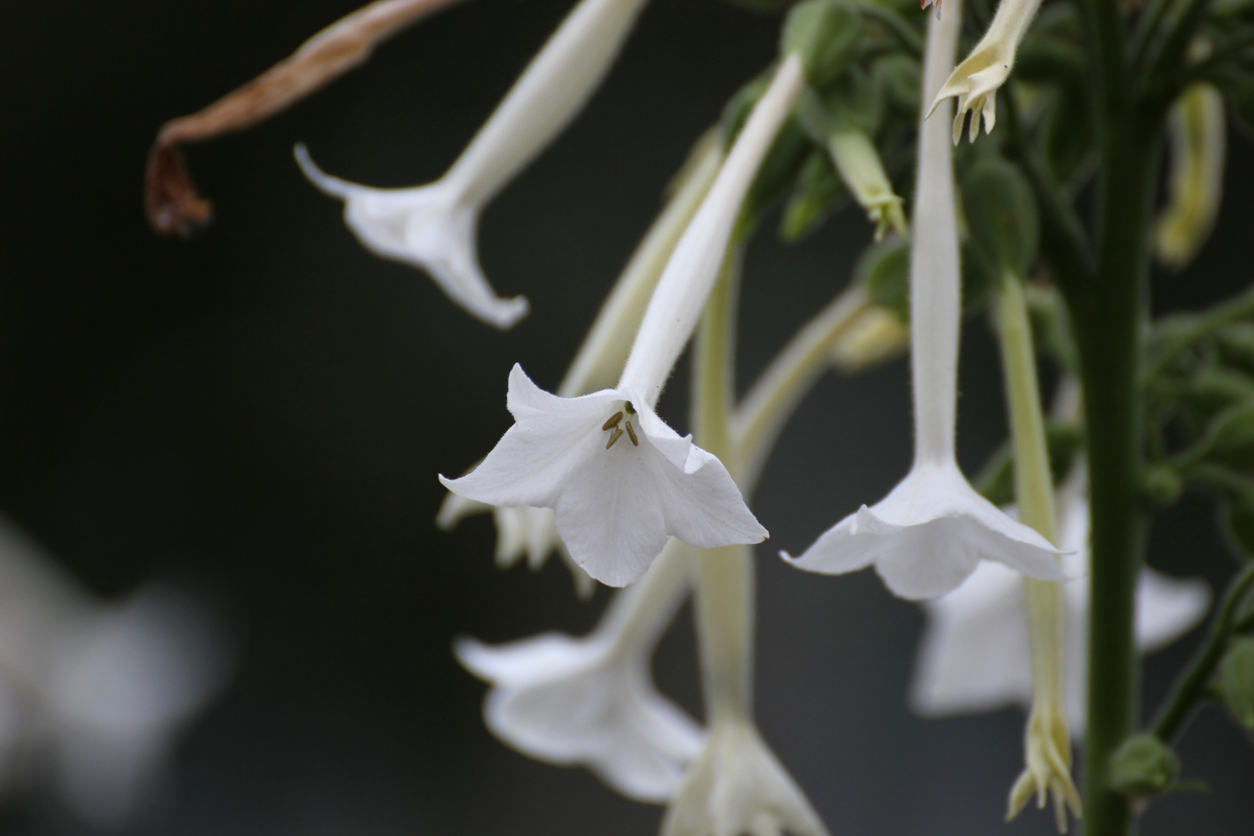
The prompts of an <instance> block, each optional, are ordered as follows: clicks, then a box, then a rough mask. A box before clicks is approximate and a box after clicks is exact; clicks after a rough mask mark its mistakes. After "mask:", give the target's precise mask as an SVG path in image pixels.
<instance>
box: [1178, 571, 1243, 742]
mask: <svg viewBox="0 0 1254 836" xmlns="http://www.w3.org/2000/svg"><path fill="white" fill-rule="evenodd" d="M1251 589H1254V561H1252V562H1250V563H1248V564H1247V565H1246V567H1245V569H1244V570H1243V571H1242V572H1241V573H1240V574H1238V575H1237V576H1236V577H1235V578H1233V580H1232V583H1231V584H1229V586H1228V591H1227V592H1226V593H1224V600H1223V603H1222V604H1221V605H1220V607H1219V612H1218V614H1216V616H1215V619H1214V621H1212V622H1211V625H1210V634H1209V635H1208V636H1207V637H1206V643H1205V644H1203V645H1202V647H1201V648H1199V649H1198V652H1197V655H1196V656H1194V657H1193V661H1192V662H1190V663H1189V667H1188V668H1187V669H1186V671H1185V673H1184V675H1183V676H1182V677H1180V679H1179V681H1178V682H1176V685H1175V687H1174V688H1172V691H1171V695H1170V696H1169V697H1168V698H1167V702H1166V704H1165V705H1164V706H1163V709H1162V711H1161V712H1160V713H1159V715H1158V719H1157V720H1155V721H1154V735H1155V736H1156V737H1157V738H1158V739H1159V740H1161V741H1163V742H1164V743H1167V744H1170V743H1172V742H1173V741H1174V739H1175V738H1176V736H1177V735H1178V734H1179V733H1180V732H1181V730H1182V729H1183V727H1184V723H1185V721H1186V720H1187V719H1188V718H1189V715H1190V713H1191V712H1192V711H1193V708H1194V706H1196V705H1197V703H1198V702H1199V701H1200V700H1201V699H1202V698H1203V697H1204V696H1205V695H1206V686H1207V684H1209V682H1210V678H1211V674H1213V673H1214V672H1215V666H1216V665H1218V664H1219V660H1220V659H1222V658H1223V655H1224V651H1225V650H1226V649H1227V647H1228V638H1229V637H1230V636H1231V635H1232V632H1233V628H1234V627H1235V626H1237V624H1236V622H1237V616H1238V613H1239V612H1240V611H1241V604H1242V603H1243V602H1244V601H1245V597H1246V595H1247V594H1248V593H1249V591H1250V590H1251Z"/></svg>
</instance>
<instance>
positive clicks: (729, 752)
mask: <svg viewBox="0 0 1254 836" xmlns="http://www.w3.org/2000/svg"><path fill="white" fill-rule="evenodd" d="M781 831H787V832H788V833H792V834H795V836H827V829H826V828H824V827H823V822H822V820H821V819H820V818H819V817H818V815H817V814H816V813H815V812H814V809H813V808H812V807H811V806H810V802H809V801H807V800H806V797H805V794H804V793H802V791H801V790H800V789H799V788H798V787H797V785H796V783H795V782H794V781H793V780H792V777H791V776H790V775H789V774H788V771H787V770H786V769H784V767H783V765H782V764H780V762H779V760H778V759H777V758H776V757H775V755H774V754H773V753H772V752H771V750H770V748H769V747H767V745H766V742H765V741H764V740H762V735H761V734H760V733H759V732H758V730H757V727H756V726H754V724H753V721H752V720H751V719H749V718H741V719H736V718H734V717H730V716H729V717H727V718H726V719H724V720H723V721H721V722H715V723H714V724H713V726H712V728H711V729H710V731H709V740H708V741H707V742H706V745H705V749H704V750H703V751H702V753H701V757H700V758H699V759H698V760H697V762H696V764H694V766H693V767H692V771H691V773H689V775H688V777H687V779H686V780H685V781H684V784H683V786H682V787H681V788H680V790H679V792H678V793H677V794H676V796H675V799H674V800H673V801H672V802H671V806H670V807H669V808H667V811H666V816H665V818H663V820H662V836H739V834H753V836H768V834H774V836H778V834H779V833H781Z"/></svg>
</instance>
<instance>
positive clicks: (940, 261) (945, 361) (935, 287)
mask: <svg viewBox="0 0 1254 836" xmlns="http://www.w3.org/2000/svg"><path fill="white" fill-rule="evenodd" d="M949 5H950V7H954V6H958V3H957V2H951V3H950V4H949ZM961 17H962V15H961V9H960V8H950V11H949V13H947V14H946V15H945V16H944V17H943V18H941V19H939V20H934V21H930V22H929V24H928V40H927V48H926V54H925V60H924V83H923V89H924V91H925V96H924V97H923V102H924V106H923V109H922V110H921V112H920V116H919V122H920V125H919V164H918V173H917V178H918V182H917V186H916V188H915V211H914V222H913V227H914V229H913V243H912V246H911V251H910V299H911V311H912V314H911V317H910V331H911V339H910V342H911V354H910V357H911V377H912V380H913V383H914V426H915V457H914V464H913V466H912V468H911V470H910V473H909V474H907V476H906V478H905V479H903V480H902V481H901V482H900V483H899V484H898V485H897V487H895V488H894V489H893V490H892V491H891V492H890V493H889V494H888V496H887V497H885V498H884V499H883V500H881V501H880V502H879V503H877V504H876V505H875V506H874V507H872V508H868V507H866V506H865V505H864V506H862V508H860V509H859V510H858V511H856V512H855V513H853V514H851V515H850V516H848V517H846V518H845V519H844V520H842V521H841V522H839V523H838V524H837V525H835V526H833V527H832V528H831V529H829V530H828V531H827V532H826V533H824V534H823V535H822V536H821V537H820V538H819V539H818V540H817V541H816V542H815V543H814V544H813V545H812V546H810V548H809V549H807V550H806V551H805V552H804V553H803V554H802V555H800V556H799V557H796V558H793V557H791V556H790V555H788V554H787V553H783V554H782V556H783V557H784V558H785V559H786V560H789V561H790V562H792V563H793V565H795V566H797V567H798V568H801V569H806V570H808V571H812V572H821V573H824V574H833V575H835V574H843V573H845V572H852V571H856V570H858V569H864V568H866V567H867V566H871V565H874V566H875V568H876V570H877V571H878V572H879V574H880V576H881V577H882V578H883V579H884V582H885V583H886V584H887V585H888V588H889V589H890V590H891V591H892V592H893V593H894V594H896V595H898V596H900V597H902V598H909V599H915V600H917V599H922V598H932V597H936V596H938V595H943V594H945V593H946V592H949V591H951V590H953V589H955V588H957V587H958V586H959V585H960V584H961V583H962V582H963V581H964V580H966V578H967V577H968V576H969V575H970V574H971V572H972V571H974V570H975V567H976V565H977V564H978V563H979V561H980V560H981V559H987V560H996V561H1000V562H1002V563H1005V564H1006V565H1008V566H1010V567H1011V568H1013V569H1017V570H1019V571H1021V572H1023V573H1024V574H1026V575H1029V576H1031V577H1036V578H1040V579H1042V580H1052V581H1060V580H1064V578H1065V575H1064V574H1063V573H1062V570H1061V568H1060V567H1059V564H1058V560H1057V554H1058V550H1057V549H1055V548H1054V546H1052V545H1051V544H1050V543H1049V541H1048V540H1046V539H1045V538H1043V537H1041V535H1040V534H1038V533H1037V532H1036V531H1034V530H1032V529H1031V528H1029V527H1027V526H1025V525H1023V524H1021V523H1018V522H1015V521H1014V520H1012V519H1010V518H1009V517H1008V516H1006V514H1004V513H1003V512H1002V511H1000V510H998V509H997V508H996V507H994V506H993V505H992V504H991V503H990V502H988V501H987V500H986V499H984V498H983V497H981V496H980V495H979V494H977V493H976V492H975V490H974V489H973V488H972V487H971V485H970V484H969V483H968V482H967V480H966V478H965V477H964V476H963V475H962V472H961V471H960V470H959V469H958V464H957V461H956V459H955V456H954V433H955V426H956V417H957V415H956V399H957V376H958V331H959V327H960V324H961V315H962V311H961V300H960V290H959V269H958V231H957V220H956V218H955V207H954V185H953V164H952V146H951V145H950V141H949V136H948V130H947V127H946V125H945V119H946V117H947V116H948V105H946V104H944V103H941V104H940V105H939V107H941V109H942V113H941V117H942V118H941V119H928V118H927V114H928V109H927V104H926V103H927V102H928V101H929V97H928V96H927V95H926V93H930V92H931V91H933V90H937V89H939V88H940V85H941V80H942V79H943V78H944V77H945V76H946V75H947V74H948V73H949V71H950V68H951V67H952V66H953V56H954V51H955V49H956V47H957V41H958V31H959V27H960V25H961Z"/></svg>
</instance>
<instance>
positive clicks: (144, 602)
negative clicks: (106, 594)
mask: <svg viewBox="0 0 1254 836" xmlns="http://www.w3.org/2000/svg"><path fill="white" fill-rule="evenodd" d="M224 648H225V645H224V642H223V640H222V637H221V635H220V634H219V630H218V629H217V628H216V626H215V624H214V619H213V618H212V617H211V616H210V614H209V613H208V612H207V611H206V610H204V608H203V607H202V606H201V605H199V604H198V603H197V602H196V601H195V600H194V599H192V598H190V597H189V596H188V595H187V594H185V593H183V592H180V591H179V590H178V589H176V588H174V587H172V586H169V585H166V584H149V585H148V586H145V587H143V588H142V589H140V590H139V591H138V592H137V593H136V594H134V595H133V596H131V597H130V598H128V599H126V600H124V601H122V602H120V603H100V602H97V601H95V600H93V599H92V598H91V596H90V595H89V594H88V593H87V591H86V590H84V589H82V588H81V587H80V586H79V585H78V584H77V583H76V582H75V581H74V580H73V579H72V578H70V577H69V576H67V575H66V574H65V573H64V572H62V571H61V570H60V569H59V568H58V567H57V566H56V565H55V564H54V563H53V562H52V560H51V559H50V558H49V557H47V556H46V555H45V554H44V553H43V552H42V551H41V550H40V549H39V548H38V547H37V546H36V545H34V544H33V543H31V542H30V541H29V540H27V539H26V538H25V537H24V536H23V535H21V534H20V533H19V532H17V531H16V530H15V529H14V528H13V527H12V526H11V524H9V523H8V522H7V521H5V520H3V519H2V518H0V786H5V785H8V784H10V783H11V782H14V781H17V780H20V779H22V778H24V777H28V776H27V773H32V774H40V772H41V770H44V769H46V768H47V767H49V766H50V767H51V774H50V775H48V776H47V777H48V778H50V779H51V781H52V782H53V784H54V785H55V786H56V788H57V790H58V791H59V792H60V794H61V796H62V797H63V799H64V800H65V802H66V803H67V804H68V805H69V806H70V807H71V808H72V809H73V810H74V811H75V812H76V813H77V814H78V815H79V816H80V817H81V818H83V819H84V820H86V821H88V822H90V823H92V824H95V825H97V826H102V827H117V826H120V825H121V824H123V823H124V822H126V820H127V819H128V818H129V817H131V816H132V815H133V814H134V813H135V812H136V811H137V810H138V809H140V807H141V806H142V804H143V802H144V801H145V800H146V794H147V793H148V792H149V791H150V790H151V788H152V786H153V782H154V780H155V779H156V778H157V777H158V775H159V774H160V772H161V770H162V768H163V764H164V760H165V758H166V756H167V755H168V754H169V752H170V751H171V749H172V748H173V746H174V744H175V742H176V741H177V737H178V734H179V732H180V731H181V730H182V729H183V728H184V727H185V726H186V724H187V723H188V722H189V721H190V720H191V719H192V718H193V717H194V716H195V715H196V714H197V713H198V712H199V711H200V710H202V709H203V708H204V707H205V705H206V704H207V703H208V702H209V700H210V699H212V698H213V697H214V696H215V695H216V694H217V693H218V691H219V690H220V689H221V687H222V686H223V685H224V684H225V682H226V678H227V675H228V672H229V667H230V665H229V661H228V654H227V653H226V651H225V649H224Z"/></svg>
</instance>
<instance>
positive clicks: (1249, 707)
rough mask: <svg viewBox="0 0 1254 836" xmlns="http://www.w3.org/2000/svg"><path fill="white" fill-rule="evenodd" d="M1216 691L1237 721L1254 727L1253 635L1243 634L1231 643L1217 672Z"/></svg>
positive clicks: (1247, 726)
mask: <svg viewBox="0 0 1254 836" xmlns="http://www.w3.org/2000/svg"><path fill="white" fill-rule="evenodd" d="M1215 691H1216V692H1217V693H1218V694H1219V696H1220V698H1221V699H1223V701H1224V705H1226V706H1228V710H1229V711H1231V712H1232V716H1233V717H1234V718H1235V719H1236V721H1237V722H1238V723H1240V724H1241V725H1243V726H1245V727H1246V728H1247V729H1249V730H1251V731H1254V638H1250V637H1249V636H1241V637H1239V638H1236V639H1233V640H1232V642H1231V643H1230V644H1229V645H1228V652H1227V653H1225V654H1224V658H1223V660H1222V661H1220V663H1219V670H1218V672H1217V674H1216V676H1215Z"/></svg>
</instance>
